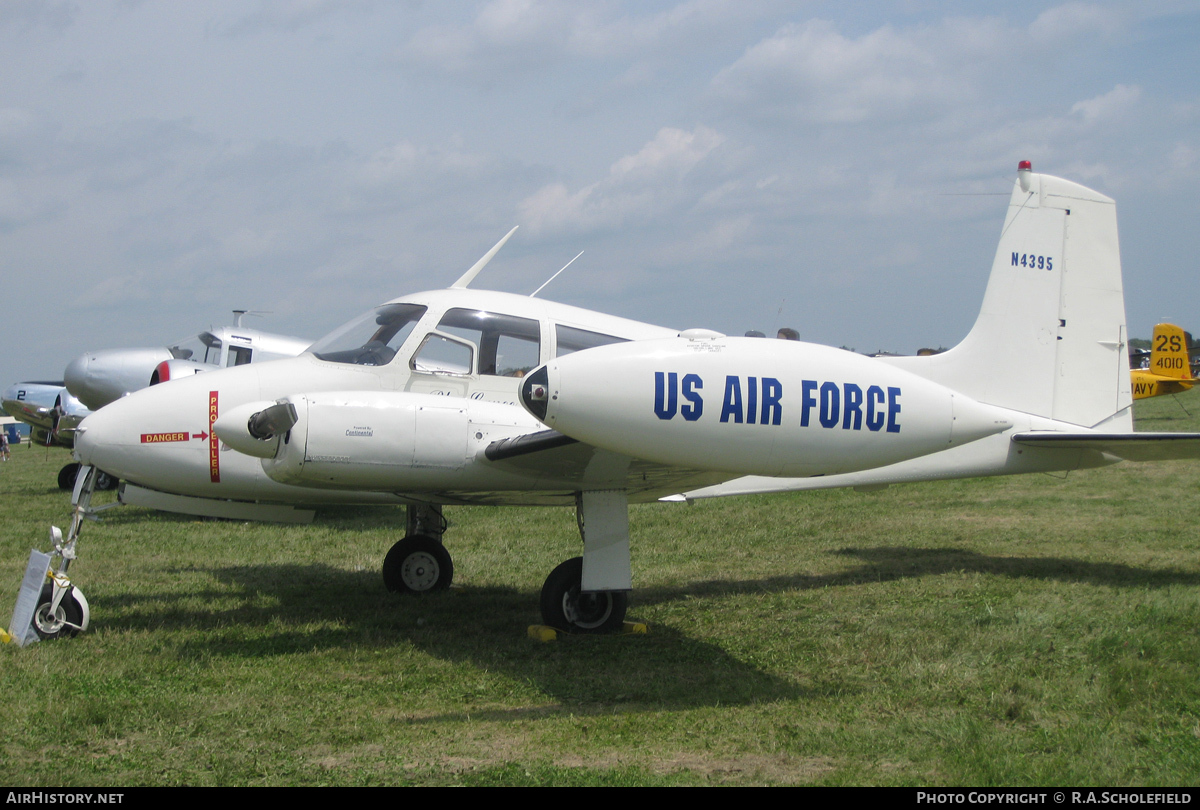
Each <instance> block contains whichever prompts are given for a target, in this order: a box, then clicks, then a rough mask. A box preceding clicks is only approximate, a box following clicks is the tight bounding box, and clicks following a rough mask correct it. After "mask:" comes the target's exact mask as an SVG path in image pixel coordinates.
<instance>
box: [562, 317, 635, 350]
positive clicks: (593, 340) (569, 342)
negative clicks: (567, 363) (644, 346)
mask: <svg viewBox="0 0 1200 810" xmlns="http://www.w3.org/2000/svg"><path fill="white" fill-rule="evenodd" d="M554 334H555V343H557V344H558V346H557V349H556V353H555V355H554V356H555V357H562V356H563V355H566V354H573V353H575V352H581V351H583V350H584V349H594V348H596V347H597V346H607V345H609V344H610V343H628V342H629V339H628V338H621V337H615V336H613V335H604V334H601V333H600V332H589V331H587V330H586V329H576V328H575V327H573V326H563V325H562V324H556V325H555V327H554Z"/></svg>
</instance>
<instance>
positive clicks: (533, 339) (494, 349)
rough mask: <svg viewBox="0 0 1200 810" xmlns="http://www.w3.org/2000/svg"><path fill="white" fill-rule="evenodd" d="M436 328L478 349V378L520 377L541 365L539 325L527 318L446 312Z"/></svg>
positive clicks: (471, 310)
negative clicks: (487, 376) (481, 376)
mask: <svg viewBox="0 0 1200 810" xmlns="http://www.w3.org/2000/svg"><path fill="white" fill-rule="evenodd" d="M437 328H438V331H439V332H445V333H447V334H450V335H454V336H456V337H459V338H462V339H463V340H467V341H470V342H471V343H473V344H474V345H475V346H476V347H477V348H478V352H479V373H480V374H486V375H490V376H494V377H524V376H525V372H527V371H529V370H530V369H532V368H535V367H536V366H537V365H538V364H539V363H540V362H541V361H540V353H541V347H542V335H541V325H540V324H539V323H538V322H537V321H535V320H533V319H530V318H518V317H516V316H514V315H501V314H499V313H496V312H486V311H483V310H478V309H450V310H447V311H446V314H445V315H444V316H442V320H441V322H440V323H439V324H438V326H437Z"/></svg>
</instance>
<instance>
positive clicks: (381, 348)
mask: <svg viewBox="0 0 1200 810" xmlns="http://www.w3.org/2000/svg"><path fill="white" fill-rule="evenodd" d="M425 309H426V308H425V307H423V306H421V305H419V304H384V305H383V306H381V307H376V308H375V309H373V310H371V311H370V312H368V313H366V314H365V315H362V316H360V317H358V318H355V319H354V320H352V321H350V322H349V323H347V324H345V325H343V326H341V327H339V328H338V329H336V330H334V331H333V332H331V333H330V334H328V335H326V336H325V337H323V338H321V339H320V340H318V341H317V342H316V343H314V344H313V345H312V348H311V351H312V353H313V354H315V355H316V356H317V357H319V358H320V359H322V360H328V361H329V362H331V363H352V364H354V365H358V366H382V365H386V364H387V363H389V362H391V359H392V358H393V357H395V356H396V350H397V349H399V348H400V346H401V345H402V344H403V343H404V341H405V339H406V338H407V337H408V335H409V333H411V332H412V330H413V327H414V326H415V325H416V323H417V321H419V320H421V316H422V315H424V314H425Z"/></svg>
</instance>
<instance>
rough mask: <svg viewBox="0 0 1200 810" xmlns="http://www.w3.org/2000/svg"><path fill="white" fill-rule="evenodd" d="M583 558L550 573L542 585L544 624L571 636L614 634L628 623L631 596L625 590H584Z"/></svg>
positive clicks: (570, 561) (569, 561)
mask: <svg viewBox="0 0 1200 810" xmlns="http://www.w3.org/2000/svg"><path fill="white" fill-rule="evenodd" d="M582 582H583V557H574V558H572V559H570V560H567V561H566V562H565V563H563V564H562V565H560V566H558V567H557V568H555V569H554V570H553V571H551V572H550V576H548V577H546V584H545V585H543V586H542V598H541V607H542V621H544V622H545V623H546V624H548V625H550V626H551V627H557V628H558V629H559V630H565V631H567V632H568V633H615V632H616V631H617V630H619V629H621V624H622V622H624V621H625V611H626V610H627V609H628V608H629V596H628V594H626V593H625V592H623V591H596V592H592V593H587V592H584V591H583V590H582V587H581V585H582Z"/></svg>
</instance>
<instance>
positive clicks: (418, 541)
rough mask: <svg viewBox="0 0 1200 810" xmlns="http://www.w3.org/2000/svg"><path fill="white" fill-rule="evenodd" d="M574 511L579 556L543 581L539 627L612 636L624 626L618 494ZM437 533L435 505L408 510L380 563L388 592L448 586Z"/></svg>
mask: <svg viewBox="0 0 1200 810" xmlns="http://www.w3.org/2000/svg"><path fill="white" fill-rule="evenodd" d="M575 508H576V519H577V521H578V523H579V533H580V536H581V537H582V538H583V556H582V557H574V558H572V559H570V560H567V561H566V562H564V563H562V564H561V565H559V566H558V567H557V568H555V569H554V570H553V571H551V572H550V576H548V577H546V582H545V584H544V585H542V592H541V598H540V606H541V612H542V621H543V622H544V623H545V624H547V625H549V626H551V627H554V628H556V629H558V630H562V631H565V632H568V633H613V632H616V631H618V630H620V629H622V626H623V625H624V622H625V612H626V610H627V609H628V606H629V591H630V590H631V588H632V574H631V570H630V564H629V511H628V510H629V503H628V498H627V496H626V493H625V492H624V491H622V490H598V491H589V492H581V493H578V494H577V495H576V499H575ZM445 530H446V521H445V519H444V518H443V517H442V508H441V507H440V506H438V505H436V504H421V505H418V504H413V505H410V506H409V507H408V527H407V533H406V534H405V537H404V539H403V540H400V541H399V542H397V543H396V544H395V545H394V546H392V548H391V550H390V551H388V553H387V556H386V557H384V560H383V583H384V585H385V586H386V587H387V589H388V590H389V591H393V592H398V593H406V594H420V593H427V592H429V591H436V590H443V589H445V588H449V587H450V582H451V580H452V579H453V577H454V563H453V562H452V561H451V559H450V552H448V551H446V548H445V546H443V545H442V534H443V533H444V532H445Z"/></svg>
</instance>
